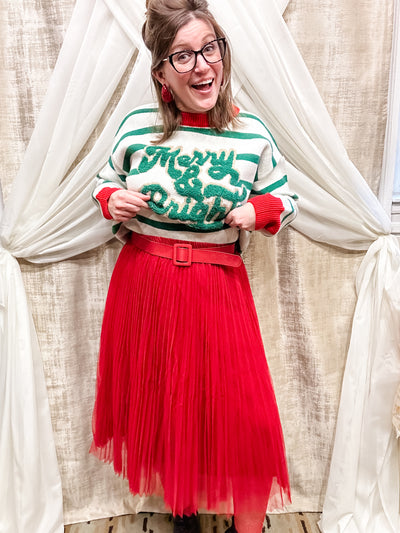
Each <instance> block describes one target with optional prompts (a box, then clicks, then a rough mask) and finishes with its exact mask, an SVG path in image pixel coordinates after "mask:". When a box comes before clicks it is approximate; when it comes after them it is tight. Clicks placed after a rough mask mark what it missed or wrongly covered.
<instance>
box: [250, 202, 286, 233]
mask: <svg viewBox="0 0 400 533" xmlns="http://www.w3.org/2000/svg"><path fill="white" fill-rule="evenodd" d="M249 202H250V203H252V204H253V207H254V211H255V212H256V227H255V229H256V230H258V229H266V230H267V231H269V233H271V234H272V235H275V233H278V231H279V228H280V227H281V213H282V212H283V211H284V210H285V208H284V207H283V203H282V200H281V199H280V198H277V197H276V196H272V194H269V193H267V194H262V195H261V196H255V197H254V198H250V200H249Z"/></svg>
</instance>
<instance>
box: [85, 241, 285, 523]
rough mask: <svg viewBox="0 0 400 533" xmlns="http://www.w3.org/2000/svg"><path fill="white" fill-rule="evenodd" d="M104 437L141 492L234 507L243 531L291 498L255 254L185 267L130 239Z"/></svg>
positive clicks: (188, 509) (117, 304) (108, 363)
mask: <svg viewBox="0 0 400 533" xmlns="http://www.w3.org/2000/svg"><path fill="white" fill-rule="evenodd" d="M151 238H152V239H153V240H155V241H161V242H168V243H173V242H177V241H172V240H170V239H162V238H157V237H151ZM192 244H193V246H196V247H202V246H207V247H210V246H213V245H210V244H204V243H192ZM93 436H94V439H93V444H92V447H91V452H92V453H94V454H95V455H96V456H97V457H99V458H100V459H102V460H104V461H106V462H112V463H113V465H114V469H115V471H116V472H117V473H119V474H122V475H123V476H124V477H126V478H127V479H128V480H129V486H130V490H131V491H132V493H134V494H140V495H150V494H159V495H162V496H163V498H164V501H165V505H166V507H167V508H168V509H170V510H171V512H172V513H173V514H174V515H182V514H192V513H196V512H197V511H199V510H208V511H212V512H214V513H218V514H227V515H231V514H235V517H236V527H237V529H238V531H239V532H241V531H243V532H244V533H250V532H251V533H252V532H254V533H258V531H261V524H262V521H263V518H264V515H265V512H266V511H267V509H268V510H273V509H274V508H282V507H283V506H284V505H285V504H286V503H288V502H289V501H290V490H289V480H288V473H287V467H286V460H285V451H284V443H283V437H282V430H281V425H280V420H279V414H278V409H277V405H276V401H275V395H274V392H273V388H272V384H271V378H270V374H269V370H268V366H267V361H266V358H265V353H264V349H263V344H262V339H261V335H260V329H259V325H258V320H257V315H256V311H255V307H254V302H253V297H252V294H251V290H250V285H249V282H248V278H247V273H246V269H245V267H244V265H242V266H241V267H237V268H233V267H223V266H218V265H211V264H203V263H193V264H192V265H191V266H190V267H182V266H174V265H173V264H172V261H170V260H169V259H165V258H161V257H156V256H153V255H150V254H148V253H147V252H144V251H141V250H139V249H137V248H136V247H135V246H134V245H133V244H132V243H128V244H126V245H125V246H124V248H123V249H122V251H121V253H120V256H119V258H118V261H117V263H116V265H115V269H114V272H113V276H112V279H111V283H110V288H109V292H108V297H107V302H106V308H105V313H104V320H103V328H102V334H101V345H100V357H99V365H98V376H97V397H96V403H95V408H94V414H93ZM241 524H243V525H241ZM246 524H247V525H246ZM249 524H253V525H252V526H251V527H250V525H249ZM255 524H257V525H255ZM258 527H259V528H260V529H258ZM257 530H258V531H257Z"/></svg>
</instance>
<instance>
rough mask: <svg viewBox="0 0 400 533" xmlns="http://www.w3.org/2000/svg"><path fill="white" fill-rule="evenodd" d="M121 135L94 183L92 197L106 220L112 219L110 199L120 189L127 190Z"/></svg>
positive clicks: (116, 138)
mask: <svg viewBox="0 0 400 533" xmlns="http://www.w3.org/2000/svg"><path fill="white" fill-rule="evenodd" d="M119 145H120V143H119V135H118V134H117V135H116V137H115V139H114V148H113V150H112V154H111V155H110V157H109V159H108V161H107V163H106V164H105V165H104V166H103V168H102V169H101V170H100V172H99V173H98V174H97V176H96V178H95V182H94V187H93V192H92V197H93V200H94V201H95V202H96V203H97V205H98V207H99V208H100V210H101V212H102V215H103V216H104V218H107V219H109V220H110V219H111V218H112V217H111V215H110V212H109V211H108V199H109V198H110V196H111V195H112V193H113V192H115V191H116V190H118V189H126V188H127V187H126V176H127V174H128V171H127V170H125V169H124V168H123V167H124V156H125V154H124V153H123V151H122V150H121V149H120V148H119Z"/></svg>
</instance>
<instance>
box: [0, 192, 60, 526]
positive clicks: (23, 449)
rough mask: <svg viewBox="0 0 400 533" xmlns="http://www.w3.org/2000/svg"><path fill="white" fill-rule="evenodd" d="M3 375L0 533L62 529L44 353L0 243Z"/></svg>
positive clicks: (19, 279)
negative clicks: (43, 359) (43, 363)
mask: <svg viewBox="0 0 400 533" xmlns="http://www.w3.org/2000/svg"><path fill="white" fill-rule="evenodd" d="M0 191H1V188H0ZM0 378H1V387H0V450H1V454H0V470H1V481H0V531H1V532H2V533H3V532H4V533H11V532H13V533H14V532H15V533H26V531H37V532H38V533H62V532H63V530H64V529H63V506H62V489H61V478H60V474H59V471H58V468H57V457H56V450H55V445H54V439H53V431H52V427H51V422H50V411H49V405H48V400H47V391H46V386H45V381H44V374H43V367H42V359H41V354H40V350H39V345H38V341H37V338H36V333H35V327H34V324H33V321H32V316H31V311H30V308H29V305H28V302H27V300H26V295H25V288H24V284H23V280H22V277H21V272H20V268H19V265H18V263H17V261H16V260H15V259H14V258H13V257H12V256H11V255H10V254H9V252H7V251H6V250H4V249H3V248H2V247H1V246H0Z"/></svg>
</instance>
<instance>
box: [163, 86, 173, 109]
mask: <svg viewBox="0 0 400 533" xmlns="http://www.w3.org/2000/svg"><path fill="white" fill-rule="evenodd" d="M161 99H162V101H163V102H165V103H166V104H169V103H171V102H172V100H173V99H174V97H173V96H172V94H171V91H170V90H169V89H168V87H167V86H166V85H165V83H164V85H163V86H162V88H161Z"/></svg>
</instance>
